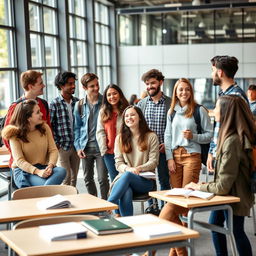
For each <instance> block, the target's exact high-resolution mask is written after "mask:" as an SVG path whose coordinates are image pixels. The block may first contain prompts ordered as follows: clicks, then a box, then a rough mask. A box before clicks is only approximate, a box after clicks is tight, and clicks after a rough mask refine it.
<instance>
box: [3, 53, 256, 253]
mask: <svg viewBox="0 0 256 256" xmlns="http://www.w3.org/2000/svg"><path fill="white" fill-rule="evenodd" d="M211 63H212V78H213V84H214V85H216V86H220V87H221V91H220V97H219V99H218V100H217V103H216V107H215V109H214V116H215V122H216V125H215V128H214V133H213V127H212V124H211V122H210V118H209V115H208V112H207V110H206V109H205V108H204V107H203V106H200V105H198V104H197V103H196V101H195V99H194V92H193V88H192V85H191V83H190V81H189V80H188V79H185V78H181V79H179V80H178V81H177V82H176V84H175V86H174V88H173V95H172V99H170V98H169V97H167V96H166V95H164V93H163V92H162V91H161V86H162V84H163V81H164V76H163V75H162V73H161V72H160V71H158V70H156V69H153V70H150V71H148V72H146V73H145V74H144V75H143V76H142V80H143V81H144V82H145V84H146V89H147V92H148V96H147V97H146V98H144V99H143V100H141V101H140V102H139V103H138V105H137V106H132V105H130V106H129V104H128V102H127V100H126V98H125V97H124V95H123V93H122V91H121V89H120V88H119V87H118V86H116V85H114V84H111V85H109V86H107V87H106V89H105V90H104V94H103V95H101V94H100V93H99V83H98V77H97V76H96V75H95V74H93V73H87V74H85V75H84V76H83V77H82V79H81V83H82V85H83V88H84V89H85V91H86V92H87V93H86V96H85V98H84V99H82V100H78V99H77V98H75V97H74V96H73V94H74V91H75V80H76V76H75V74H73V73H71V72H64V73H60V74H58V75H57V77H56V79H55V85H56V86H57V88H58V89H59V90H60V91H61V94H60V96H58V97H57V98H56V99H54V100H53V101H52V102H51V104H50V111H49V113H47V111H45V110H44V111H42V108H43V109H44V108H45V105H44V103H42V102H41V99H40V98H37V96H38V95H40V94H42V91H43V88H44V85H43V82H42V78H41V76H42V73H39V72H38V73H34V75H35V74H38V76H37V77H36V78H35V79H34V80H33V81H32V80H29V79H27V80H26V79H24V77H26V76H28V74H30V73H31V72H36V71H27V72H25V73H23V74H22V76H21V82H22V84H23V88H24V89H25V95H24V100H23V101H21V102H19V103H18V104H15V107H11V108H10V109H9V112H8V115H7V117H8V116H11V117H8V118H7V119H6V126H5V128H4V130H3V131H2V135H3V138H4V139H5V144H6V145H7V146H8V147H9V148H10V151H11V153H12V156H13V158H14V161H13V163H12V168H13V175H14V180H15V183H16V184H17V185H18V187H23V186H29V185H30V186H31V185H41V184H61V183H62V182H63V180H64V179H65V180H66V181H67V182H69V183H70V184H72V185H74V186H75V184H76V175H77V171H76V170H74V166H75V168H77V169H78V166H79V159H82V164H83V170H84V178H85V184H86V187H87V190H88V192H89V193H91V194H94V195H97V191H96V186H95V182H94V171H93V167H94V162H95V161H96V166H97V172H98V180H99V184H100V190H101V196H102V198H105V199H108V201H110V202H113V203H116V204H118V205H119V214H120V215H121V216H129V215H133V206H132V197H133V194H134V193H147V192H149V191H151V190H152V189H153V188H154V184H155V181H154V180H152V179H146V178H144V177H141V176H140V173H141V172H145V171H153V172H154V171H155V169H156V168H157V170H158V176H159V181H160V187H161V189H162V190H163V189H168V188H170V186H171V187H185V188H190V189H194V190H201V191H208V192H213V193H215V194H217V195H228V194H229V195H233V196H237V197H240V199H241V201H240V202H239V203H236V204H233V205H232V207H233V214H234V216H233V225H234V236H235V240H236V244H237V248H238V251H239V254H240V255H248V256H250V255H252V249H251V245H250V242H249V240H248V238H247V236H246V234H245V232H244V216H248V215H249V211H250V208H251V207H252V205H253V201H254V196H253V194H252V192H251V191H250V174H251V171H252V146H253V145H255V143H256V127H255V123H254V121H253V115H252V113H251V111H250V108H249V104H248V99H247V97H246V95H245V93H244V92H243V91H242V89H241V88H240V87H239V86H238V85H237V84H235V81H234V76H235V74H236V71H237V70H238V60H237V59H236V58H235V57H230V56H215V57H214V58H213V59H212V60H211ZM28 80H29V82H27V85H26V86H24V84H25V82H24V81H28ZM13 109H14V111H13ZM196 109H197V111H198V113H199V115H200V120H201V128H202V131H201V133H198V129H197V123H196V121H195V118H194V113H195V111H196ZM48 115H49V117H50V120H51V122H49V117H48ZM43 120H46V122H45V121H43ZM47 123H48V124H49V125H50V127H51V128H52V132H51V128H50V127H49V126H48V125H47ZM52 133H53V136H52ZM53 137H54V139H53ZM212 138H213V139H212ZM54 141H55V142H54ZM210 141H211V147H210V152H209V155H208V160H207V167H208V169H209V170H214V181H212V182H209V183H205V184H199V183H198V181H199V174H200V170H201V155H200V154H201V147H200V144H207V143H209V142H210ZM58 154H59V163H60V165H61V166H62V167H57V166H56V165H57V155H58ZM107 171H108V173H107ZM66 172H67V175H66ZM108 174H109V177H110V180H111V182H112V183H111V187H110V190H109V181H108ZM72 175H73V176H72ZM65 180H64V182H65ZM109 191H110V194H109V196H108V192H109ZM180 214H183V215H186V214H187V209H185V208H182V207H178V206H176V205H173V204H171V203H167V204H165V205H163V208H162V211H161V213H160V216H159V217H160V218H164V219H167V220H170V221H173V222H176V223H178V224H181V225H182V223H181V221H180V219H179V215H180ZM226 218H227V213H226V212H225V211H216V212H212V213H211V216H210V223H212V224H216V225H220V226H222V225H223V223H224V221H225V220H226ZM213 241H214V246H215V250H216V254H217V255H227V246H226V240H225V235H222V234H219V233H217V232H213ZM169 255H173V256H174V255H187V252H186V249H185V248H172V249H171V251H170V254H169Z"/></svg>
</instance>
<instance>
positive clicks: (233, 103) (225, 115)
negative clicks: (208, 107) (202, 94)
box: [217, 95, 256, 154]
mask: <svg viewBox="0 0 256 256" xmlns="http://www.w3.org/2000/svg"><path fill="white" fill-rule="evenodd" d="M217 102H218V104H219V106H220V130H219V136H218V143H217V153H218V154H219V153H220V149H221V148H222V146H223V143H224V141H225V140H226V138H227V137H229V136H230V135H232V134H238V136H239V139H240V142H241V146H242V147H243V146H244V137H245V136H246V137H247V139H248V140H249V141H250V143H251V144H255V142H256V126H255V123H254V120H253V115H252V112H251V110H250V108H249V106H248V104H247V103H246V102H245V100H244V99H242V98H241V97H240V96H237V95H224V96H222V97H220V98H219V99H218V101H217ZM244 135H245V136H244Z"/></svg>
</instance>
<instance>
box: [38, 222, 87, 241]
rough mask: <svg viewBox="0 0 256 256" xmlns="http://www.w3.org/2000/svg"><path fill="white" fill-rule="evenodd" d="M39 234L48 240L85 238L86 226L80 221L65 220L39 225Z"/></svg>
mask: <svg viewBox="0 0 256 256" xmlns="http://www.w3.org/2000/svg"><path fill="white" fill-rule="evenodd" d="M39 234H40V235H41V236H42V237H44V238H45V239H46V240H48V241H59V240H71V239H80V238H86V236H87V228H86V227H85V226H84V225H82V224H81V223H77V222H66V223H59V224H52V225H44V226H39Z"/></svg>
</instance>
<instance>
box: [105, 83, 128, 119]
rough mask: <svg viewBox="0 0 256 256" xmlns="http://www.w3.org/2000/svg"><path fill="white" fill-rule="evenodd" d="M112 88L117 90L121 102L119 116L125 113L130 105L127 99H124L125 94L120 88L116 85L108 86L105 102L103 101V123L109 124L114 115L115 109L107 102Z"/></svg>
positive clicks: (119, 103)
mask: <svg viewBox="0 0 256 256" xmlns="http://www.w3.org/2000/svg"><path fill="white" fill-rule="evenodd" d="M110 88H113V89H115V90H116V91H117V92H118V93H119V96H120V100H119V102H118V106H117V108H118V114H119V115H121V114H122V113H123V112H124V110H125V108H126V107H127V106H129V103H128V101H127V99H126V98H125V97H124V94H123V92H122V90H121V89H120V87H118V86H117V85H115V84H110V85H108V86H107V87H106V89H105V90H104V93H103V100H102V113H101V117H102V120H103V122H107V121H108V120H109V119H110V118H111V116H112V113H113V107H112V105H111V104H110V103H109V102H108V100H107V92H108V89H110Z"/></svg>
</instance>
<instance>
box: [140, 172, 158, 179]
mask: <svg viewBox="0 0 256 256" xmlns="http://www.w3.org/2000/svg"><path fill="white" fill-rule="evenodd" d="M140 176H141V177H144V178H146V179H156V174H155V173H154V172H140Z"/></svg>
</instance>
